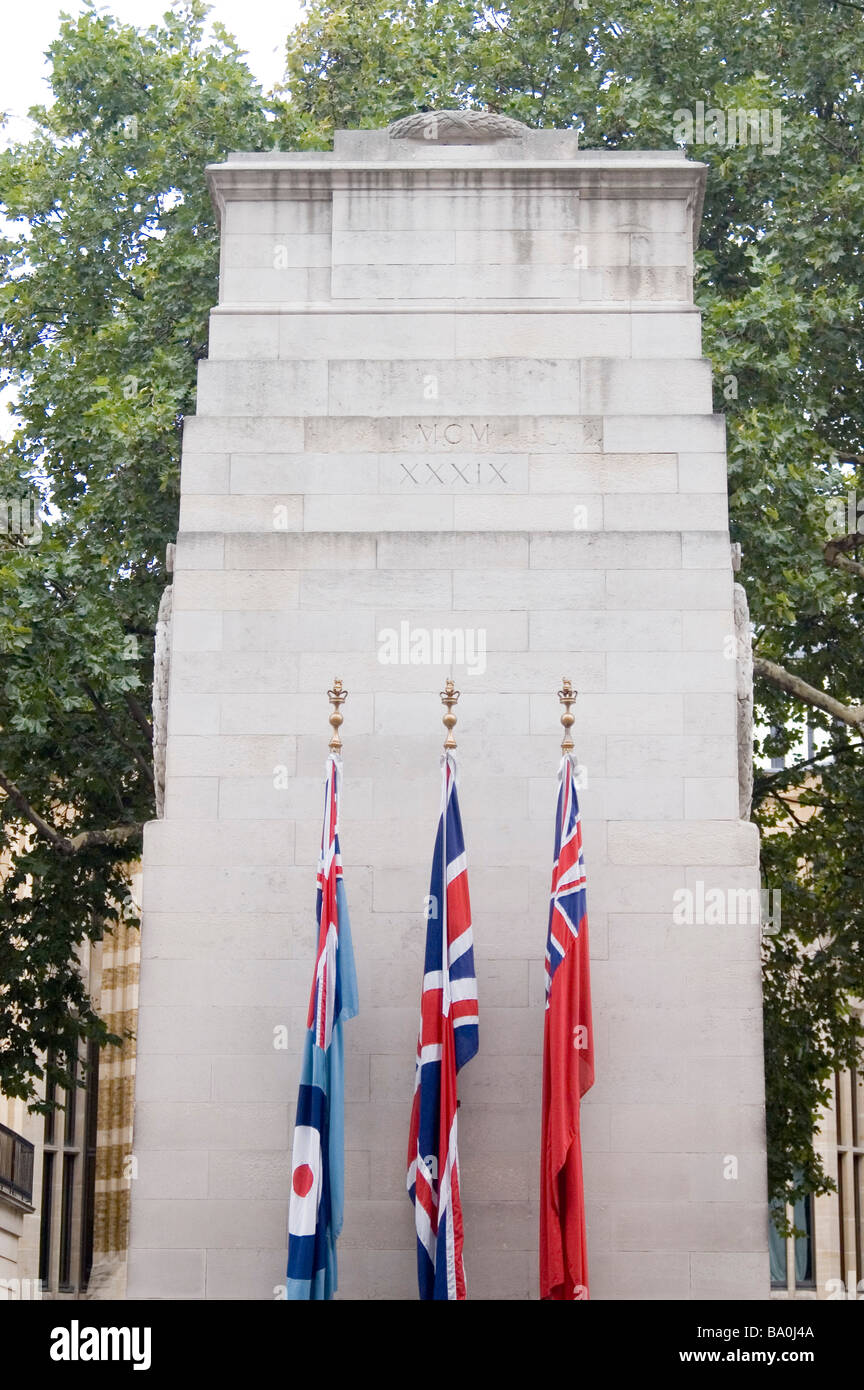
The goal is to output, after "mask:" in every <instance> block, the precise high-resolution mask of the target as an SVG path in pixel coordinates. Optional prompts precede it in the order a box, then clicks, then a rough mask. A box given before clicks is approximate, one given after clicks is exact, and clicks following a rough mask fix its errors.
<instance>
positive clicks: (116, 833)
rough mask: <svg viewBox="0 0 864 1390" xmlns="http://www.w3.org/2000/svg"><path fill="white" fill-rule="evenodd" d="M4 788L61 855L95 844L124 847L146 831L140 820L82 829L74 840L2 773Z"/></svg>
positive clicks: (0, 776)
mask: <svg viewBox="0 0 864 1390" xmlns="http://www.w3.org/2000/svg"><path fill="white" fill-rule="evenodd" d="M0 787H2V788H3V790H4V791H5V793H6V795H7V796H8V797H9V800H10V801H12V802H13V803H14V804H15V805H16V806H17V807H18V810H19V811H20V812H21V814H22V815H23V817H24V819H25V820H28V821H29V822H30V824H31V825H33V826H35V828H36V829H37V830H38V831H39V834H40V835H43V836H44V837H45V839H46V840H49V841H50V843H51V844H52V845H54V847H55V849H58V850H59V851H60V853H61V854H77V853H78V851H79V850H82V849H90V847H91V846H92V845H122V844H125V843H126V841H127V840H133V839H134V838H135V836H136V835H140V833H141V831H142V830H143V828H144V827H143V825H142V824H141V823H140V822H138V821H136V822H134V823H133V824H131V825H114V826H111V827H110V828H109V829H108V830H82V831H80V832H79V834H77V835H73V836H72V837H71V838H70V837H68V836H66V835H61V834H60V832H59V831H58V830H55V828H54V826H53V825H50V824H49V822H48V821H47V820H45V818H44V816H40V814H39V812H38V811H36V810H34V808H33V807H32V806H31V805H30V802H29V801H28V800H27V798H26V796H25V795H24V793H23V792H22V791H21V790H20V789H19V788H18V787H16V786H15V783H14V782H10V780H9V778H8V777H6V776H5V775H4V773H3V772H0Z"/></svg>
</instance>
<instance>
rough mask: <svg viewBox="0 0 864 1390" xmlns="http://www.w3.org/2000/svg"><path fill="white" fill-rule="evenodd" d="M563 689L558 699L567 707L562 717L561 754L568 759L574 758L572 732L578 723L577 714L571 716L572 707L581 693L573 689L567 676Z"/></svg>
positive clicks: (562, 682) (559, 692)
mask: <svg viewBox="0 0 864 1390" xmlns="http://www.w3.org/2000/svg"><path fill="white" fill-rule="evenodd" d="M561 687H562V688H561V689H560V690H559V691H558V699H559V700H560V701H561V704H562V705H564V707H565V710H564V713H563V714H562V716H561V723H562V724H563V725H564V737H563V739H562V740H561V752H562V753H563V754H564V756H565V758H566V757H572V756H573V747H574V745H573V735H572V733H571V732H570V731H571V729H572V728H573V725H574V724H575V723H576V716H575V714H571V712H570V706H571V705H573V704H575V703H576V696H577V695H578V694H579V691H578V690H574V689H573V682H572V681H571V680H569V679H568V678H567V676H564V677H562V680H561Z"/></svg>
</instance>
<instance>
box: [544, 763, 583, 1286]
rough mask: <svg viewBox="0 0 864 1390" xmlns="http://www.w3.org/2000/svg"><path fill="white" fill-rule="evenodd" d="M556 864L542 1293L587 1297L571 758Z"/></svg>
mask: <svg viewBox="0 0 864 1390" xmlns="http://www.w3.org/2000/svg"><path fill="white" fill-rule="evenodd" d="M558 780H559V783H560V786H559V791H558V815H557V820H556V823H555V863H554V865H553V868H552V895H551V901H550V904H549V934H548V938H547V942H546V1027H545V1032H544V1037H543V1130H542V1149H541V1155H540V1297H541V1298H543V1299H559V1300H563V1299H573V1298H587V1297H588V1257H587V1252H586V1249H585V1195H584V1191H583V1187H582V1145H581V1142H580V1139H579V1103H580V1101H581V1099H582V1097H583V1096H584V1094H585V1092H586V1091H587V1090H588V1089H589V1087H591V1086H592V1085H593V1084H594V1039H593V1034H592V1029H591V983H590V976H589V965H588V917H587V914H586V894H585V865H584V863H583V860H582V827H581V824H580V820H579V801H578V798H577V796H576V777H575V765H574V762H573V759H572V757H570V756H567V757H565V758H563V759H562V761H561V767H560V769H559V773H558Z"/></svg>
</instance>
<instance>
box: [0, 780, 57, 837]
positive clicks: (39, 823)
mask: <svg viewBox="0 0 864 1390" xmlns="http://www.w3.org/2000/svg"><path fill="white" fill-rule="evenodd" d="M0 787H2V788H3V790H4V792H5V793H6V795H7V796H8V797H9V800H10V801H12V802H13V803H14V804H15V805H16V806H17V807H18V810H19V811H20V812H21V814H22V816H23V817H24V819H25V820H29V822H30V824H31V825H35V827H36V829H37V830H38V831H39V833H40V835H44V836H45V839H46V840H50V841H51V843H52V845H55V846H56V847H57V849H63V847H64V845H66V844H67V843H68V841H67V840H66V837H65V836H64V835H60V834H59V833H58V832H57V831H56V830H55V829H54V827H53V826H52V825H49V824H48V821H47V820H45V819H44V818H43V817H42V816H40V814H39V812H38V811H34V809H33V807H32V806H31V805H30V802H29V801H28V800H27V798H26V796H25V795H24V793H23V792H22V791H19V789H18V787H16V786H15V783H14V782H10V781H9V779H8V777H5V776H4V775H3V773H2V772H0Z"/></svg>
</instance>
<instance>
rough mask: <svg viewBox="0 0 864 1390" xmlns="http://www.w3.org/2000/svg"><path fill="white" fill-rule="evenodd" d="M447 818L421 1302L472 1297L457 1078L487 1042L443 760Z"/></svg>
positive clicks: (424, 1153) (423, 1051)
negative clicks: (465, 1235) (467, 1281)
mask: <svg viewBox="0 0 864 1390" xmlns="http://www.w3.org/2000/svg"><path fill="white" fill-rule="evenodd" d="M441 762H442V772H443V777H442V782H443V786H442V797H441V817H440V820H439V822H438V834H437V836H436V839H435V854H434V857H433V861H432V881H431V885H430V888H429V900H428V909H427V927H426V960H425V966H424V975H423V996H422V1006H421V1016H420V1033H419V1036H418V1039H417V1064H416V1069H415V1075H414V1104H413V1107H412V1110H411V1128H410V1132H409V1137H408V1191H409V1193H410V1194H411V1200H412V1202H413V1203H414V1221H415V1225H416V1228H417V1278H418V1283H419V1287H420V1297H421V1299H424V1300H426V1299H449V1300H454V1299H456V1300H459V1299H464V1298H465V1297H466V1285H465V1267H464V1262H463V1259H462V1242H463V1233H462V1202H461V1196H460V1191H459V1153H458V1149H457V1144H456V1107H457V1104H458V1102H457V1098H456V1073H457V1072H458V1071H459V1069H460V1067H463V1066H464V1065H465V1063H466V1062H467V1061H469V1060H470V1058H472V1057H473V1056H474V1054H475V1052H476V1051H477V1047H478V1042H479V1028H478V1013H477V978H476V976H475V973H474V938H473V934H472V931H471V904H470V901H469V897H468V874H467V870H466V866H465V842H464V840H463V838H462V820H461V817H460V815H459V801H458V798H457V795H456V764H455V762H454V760H453V758H452V757H451V756H450V754H449V753H445V754H444V756H443V757H442V760H441Z"/></svg>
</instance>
